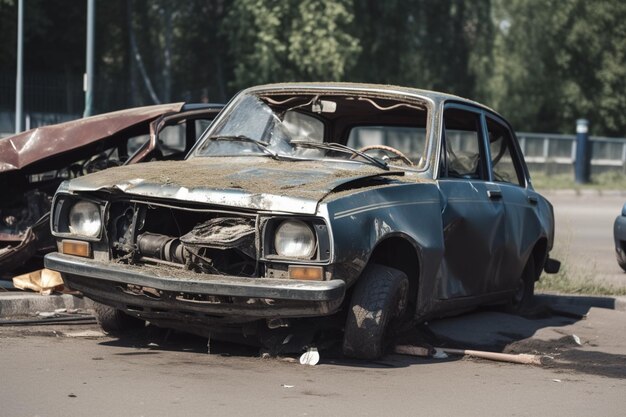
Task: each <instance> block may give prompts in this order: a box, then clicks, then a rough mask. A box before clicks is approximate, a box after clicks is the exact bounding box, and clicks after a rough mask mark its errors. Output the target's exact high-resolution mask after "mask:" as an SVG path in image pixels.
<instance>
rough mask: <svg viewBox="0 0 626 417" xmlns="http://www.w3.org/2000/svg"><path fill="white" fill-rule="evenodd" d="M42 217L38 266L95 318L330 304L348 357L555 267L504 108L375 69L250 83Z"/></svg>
mask: <svg viewBox="0 0 626 417" xmlns="http://www.w3.org/2000/svg"><path fill="white" fill-rule="evenodd" d="M50 222H51V228H52V233H53V235H54V236H55V237H56V238H57V244H58V253H52V254H49V255H47V256H46V258H45V264H46V267H48V268H50V269H53V270H56V271H59V272H61V273H62V275H63V279H64V281H65V283H66V284H67V285H69V286H70V287H71V288H73V289H76V290H79V291H82V292H83V293H84V294H86V295H87V296H88V297H90V298H92V299H93V300H95V301H97V302H98V303H100V304H99V308H98V320H99V322H100V324H101V325H102V327H103V328H104V329H105V330H108V331H120V330H123V329H125V328H132V327H133V326H137V325H141V323H142V322H141V321H139V320H146V321H149V322H151V323H153V324H156V325H158V326H162V327H167V328H175V329H183V330H186V331H191V332H194V333H197V334H201V335H210V334H211V333H212V332H216V333H218V332H225V331H233V330H235V331H239V330H237V329H241V331H244V332H245V334H246V335H247V336H250V335H254V334H255V332H259V333H267V332H271V331H273V330H278V329H279V328H282V327H283V326H290V325H292V324H293V323H296V322H298V321H301V319H304V318H309V317H321V316H327V317H328V316H330V317H332V318H333V319H334V320H335V321H336V322H340V323H341V327H342V329H343V333H342V334H343V342H342V343H343V345H342V347H343V352H344V353H345V354H346V355H348V356H351V357H357V358H376V357H379V356H380V355H382V354H383V352H384V349H385V347H386V344H387V341H388V340H389V337H388V335H389V334H391V333H393V332H394V331H395V330H396V329H398V328H399V326H400V324H401V323H407V322H408V323H411V322H415V321H423V320H427V319H428V318H430V317H437V316H442V315H447V314H452V313H455V312H460V311H465V310H467V309H470V308H473V307H476V306H478V305H481V304H489V303H506V304H508V305H509V306H511V308H513V309H516V308H520V307H523V306H525V305H527V304H528V303H529V301H530V300H531V297H532V296H533V291H534V285H535V281H537V280H538V279H539V276H540V274H541V272H542V270H544V269H545V270H546V271H547V272H555V271H556V270H558V261H556V260H553V259H550V258H549V252H550V250H551V248H552V244H553V239H554V218H553V211H552V206H551V205H550V203H549V202H548V201H547V200H546V199H545V198H543V197H542V196H541V195H539V194H538V193H537V192H536V191H535V190H534V189H533V187H532V184H531V181H530V178H529V174H528V169H527V167H526V164H525V162H524V159H523V157H522V153H521V151H520V148H519V145H518V143H517V139H516V136H515V134H514V133H513V130H512V129H511V126H510V125H509V124H508V123H507V122H506V120H504V119H503V118H502V117H501V116H499V115H498V114H497V113H495V112H494V111H492V110H490V109H489V108H487V107H485V106H482V105H480V104H477V103H475V102H472V101H469V100H465V99H462V98H459V97H456V96H452V95H447V94H441V93H437V92H431V91H423V90H417V89H411V88H403V87H392V86H382V85H362V84H335V83H332V84H299V83H296V84H279V85H266V86H259V87H254V88H250V89H247V90H244V91H243V92H241V93H239V94H238V95H237V96H236V97H235V98H234V99H233V100H232V101H231V102H230V103H229V104H228V105H227V107H226V108H225V109H224V110H223V111H222V113H221V114H220V116H218V118H217V119H216V120H215V122H214V123H213V124H212V125H211V127H210V128H209V129H208V130H207V132H205V134H204V135H203V136H202V137H201V138H200V139H199V141H198V143H197V144H196V145H195V146H194V148H193V149H192V150H191V152H190V153H189V155H188V156H187V158H186V160H184V161H182V162H153V163H148V164H140V165H135V166H132V165H130V166H124V167H119V168H112V169H109V170H106V171H102V172H97V173H94V174H91V175H87V176H84V177H80V178H76V179H72V180H71V181H67V182H64V183H63V184H61V186H60V187H59V190H58V192H57V193H56V195H55V197H54V201H53V208H52V216H51V219H50ZM305 320H309V319H305Z"/></svg>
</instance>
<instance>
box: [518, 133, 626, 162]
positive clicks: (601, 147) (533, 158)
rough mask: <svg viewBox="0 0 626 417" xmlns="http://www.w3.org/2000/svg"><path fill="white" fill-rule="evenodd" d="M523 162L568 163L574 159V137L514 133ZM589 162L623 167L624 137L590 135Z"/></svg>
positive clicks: (624, 154)
mask: <svg viewBox="0 0 626 417" xmlns="http://www.w3.org/2000/svg"><path fill="white" fill-rule="evenodd" d="M517 137H518V139H519V142H520V147H521V148H522V152H523V153H524V157H525V159H526V162H528V163H536V164H546V163H554V164H559V165H572V164H573V163H574V161H575V160H576V136H575V135H557V134H545V133H517ZM589 140H590V143H591V165H592V166H602V167H624V166H625V165H626V138H607V137H603V136H591V137H590V138H589Z"/></svg>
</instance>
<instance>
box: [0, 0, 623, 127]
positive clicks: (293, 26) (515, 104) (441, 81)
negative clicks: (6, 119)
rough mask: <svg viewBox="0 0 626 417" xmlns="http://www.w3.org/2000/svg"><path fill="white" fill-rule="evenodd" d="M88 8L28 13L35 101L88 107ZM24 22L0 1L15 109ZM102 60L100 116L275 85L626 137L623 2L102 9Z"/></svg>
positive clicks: (364, 0) (159, 0)
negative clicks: (320, 87)
mask: <svg viewBox="0 0 626 417" xmlns="http://www.w3.org/2000/svg"><path fill="white" fill-rule="evenodd" d="M85 3H86V2H84V1H80V2H77V3H76V4H72V7H69V6H68V4H69V3H67V2H63V1H61V0H28V1H25V2H24V5H25V22H24V23H25V66H24V68H25V72H26V80H27V85H26V90H27V91H31V93H33V94H34V92H35V91H36V90H37V91H38V92H37V94H39V95H41V96H44V95H46V94H56V95H55V96H54V97H51V98H47V100H48V102H52V103H55V104H56V103H57V102H61V101H62V100H65V99H66V98H67V97H72V94H74V97H76V96H77V97H79V99H80V97H81V94H82V91H80V87H81V85H82V73H83V72H84V66H85V25H86V7H85ZM16 17H17V1H16V0H0V37H1V38H2V39H3V42H2V43H0V91H2V93H3V94H2V95H0V106H2V107H3V108H7V107H8V108H11V107H12V105H10V103H11V101H12V100H10V99H8V97H9V96H12V95H13V91H12V90H14V81H13V80H14V77H15V73H14V72H15V55H16V53H15V49H16V48H15V45H16V33H15V32H16ZM133 37H134V41H135V44H136V50H134V51H133V50H131V49H132V48H131V44H132V43H133V42H131V39H132V38H133ZM96 57H97V62H96V71H97V73H96V85H97V91H96V107H97V110H98V111H100V112H101V111H107V110H112V109H115V108H121V107H128V106H136V105H142V104H151V103H153V102H155V101H157V100H158V101H176V100H187V101H198V100H211V101H225V100H227V99H228V97H230V96H231V95H232V94H233V93H234V92H236V90H238V89H240V88H244V87H247V86H250V85H253V84H260V83H266V82H281V81H314V80H316V81H362V82H375V83H387V84H399V85H407V86H412V87H417V88H425V89H433V90H439V91H447V92H451V93H454V94H458V95H461V96H464V97H468V98H473V99H476V100H478V101H481V102H485V103H486V104H488V105H490V106H491V107H493V108H495V109H496V110H498V111H500V112H501V113H502V114H503V115H504V116H506V117H507V118H508V119H510V120H511V121H512V123H513V124H514V126H515V127H517V128H518V129H520V130H524V131H546V132H562V133H566V132H571V131H572V130H573V128H574V121H575V119H577V118H579V117H585V118H588V119H590V121H591V131H592V133H593V134H596V135H615V136H624V132H625V131H626V112H624V111H623V110H622V109H623V108H626V2H624V1H622V0H603V1H593V2H592V1H588V0H560V1H557V0H386V1H380V0H188V1H185V2H179V3H174V2H171V1H169V0H109V1H106V2H96ZM139 61H141V62H139ZM35 74H45V76H46V77H52V76H54V77H56V78H54V79H55V80H67V81H61V82H65V83H66V85H64V86H60V88H55V89H54V90H52V89H51V88H48V87H49V86H48V85H47V83H46V82H43V83H41V82H30V81H29V80H32V79H34V78H33V77H35ZM38 76H39V75H38ZM55 82H57V81H55ZM41 84H44V85H45V87H46V88H42V87H41ZM73 90H78V91H77V92H76V91H73ZM51 91H54V93H51ZM2 97H4V98H5V99H4V100H3V99H2ZM79 99H78V100H77V99H76V98H74V99H73V101H74V103H73V104H72V103H67V105H66V106H60V105H58V106H56V107H58V111H75V110H76V108H77V107H80V106H81V103H79V102H77V101H79ZM68 100H69V99H68ZM25 106H26V111H29V110H31V109H32V107H31V108H29V106H33V104H32V101H29V100H28V99H27V100H26V102H25Z"/></svg>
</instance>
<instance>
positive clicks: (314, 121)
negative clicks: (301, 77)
mask: <svg viewBox="0 0 626 417" xmlns="http://www.w3.org/2000/svg"><path fill="white" fill-rule="evenodd" d="M427 116H428V112H427V108H426V106H425V104H423V103H421V102H419V101H417V100H415V101H409V100H406V101H405V100H400V99H397V98H395V99H394V98H389V97H378V96H372V95H365V94H356V93H355V94H345V93H344V94H314V93H306V94H293V93H292V94H284V93H282V94H267V95H258V96H257V95H254V94H250V93H242V94H241V95H240V96H239V97H238V98H237V99H236V100H235V102H234V104H233V105H232V106H229V108H228V109H227V110H226V113H225V114H224V115H223V116H222V117H220V119H219V120H218V121H217V123H216V124H215V125H214V126H213V127H211V128H210V129H209V131H208V132H207V133H206V134H205V135H204V137H203V138H202V139H201V141H200V144H199V145H198V147H197V148H196V150H195V151H194V153H193V155H192V156H201V157H210V156H246V155H254V156H272V157H275V158H298V159H329V158H330V159H343V160H348V161H350V160H352V161H357V162H362V163H373V164H375V165H378V166H380V167H381V168H385V167H386V166H387V165H393V166H402V167H403V168H409V169H420V168H421V167H422V165H424V158H423V155H424V152H425V148H426V128H427V126H426V125H427V120H428V117H427Z"/></svg>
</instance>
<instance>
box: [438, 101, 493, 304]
mask: <svg viewBox="0 0 626 417" xmlns="http://www.w3.org/2000/svg"><path fill="white" fill-rule="evenodd" d="M443 118H444V120H443V127H442V143H443V145H442V152H441V161H440V169H439V171H440V172H439V188H440V191H441V195H442V200H443V210H442V219H443V226H444V230H443V234H444V245H445V249H444V259H443V263H442V267H441V273H440V274H439V276H438V279H437V293H438V298H439V299H440V300H445V299H457V298H461V297H470V296H479V295H483V294H486V293H488V292H490V291H491V290H492V288H493V285H492V283H493V282H494V281H495V280H496V276H497V275H498V274H499V273H500V269H501V263H502V260H503V247H504V239H505V234H504V227H505V226H504V217H505V216H504V205H503V200H502V190H501V187H500V184H498V183H494V182H491V181H490V171H489V169H490V165H489V163H488V157H489V150H488V149H487V146H486V140H485V132H484V121H483V116H482V110H481V109H478V108H475V107H472V106H468V105H461V104H447V105H446V107H445V109H444V117H443Z"/></svg>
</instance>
